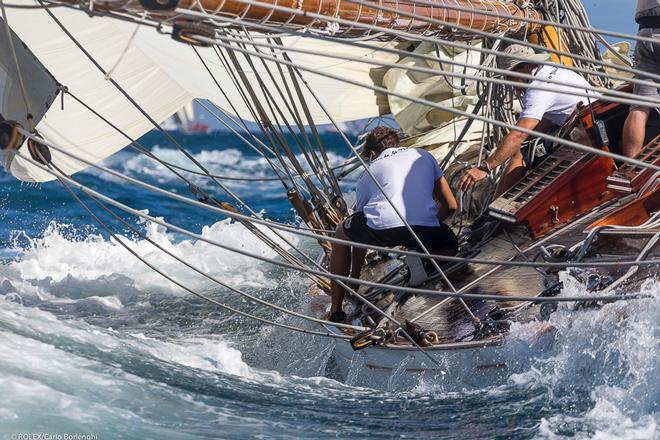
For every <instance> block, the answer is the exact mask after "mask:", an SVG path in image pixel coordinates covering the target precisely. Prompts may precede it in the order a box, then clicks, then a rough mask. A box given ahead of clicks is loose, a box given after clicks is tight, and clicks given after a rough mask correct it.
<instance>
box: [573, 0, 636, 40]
mask: <svg viewBox="0 0 660 440" xmlns="http://www.w3.org/2000/svg"><path fill="white" fill-rule="evenodd" d="M582 4H583V5H584V7H585V9H586V10H587V13H588V14H589V19H590V20H591V25H592V26H593V27H595V28H597V29H605V30H608V31H614V32H623V33H627V34H634V33H636V32H637V25H636V24H635V6H636V4H637V0H582ZM608 40H610V41H616V38H615V39H611V38H609V39H608Z"/></svg>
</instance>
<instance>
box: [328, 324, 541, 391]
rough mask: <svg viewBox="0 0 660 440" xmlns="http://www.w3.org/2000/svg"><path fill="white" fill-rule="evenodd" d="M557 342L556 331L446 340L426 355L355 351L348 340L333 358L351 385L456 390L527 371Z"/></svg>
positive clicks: (409, 350)
mask: <svg viewBox="0 0 660 440" xmlns="http://www.w3.org/2000/svg"><path fill="white" fill-rule="evenodd" d="M333 330H335V332H336V329H333ZM553 342H554V331H544V332H542V334H539V335H537V336H535V337H534V338H533V339H532V340H531V341H523V340H514V339H504V338H503V339H499V340H497V341H492V342H491V343H490V344H487V345H485V344H484V343H483V342H477V343H459V344H444V345H439V346H433V347H427V348H425V349H424V350H425V352H426V354H425V353H422V352H421V351H420V350H419V349H418V348H415V347H408V346H406V347H397V346H387V347H369V348H366V349H363V350H360V351H354V350H353V348H352V347H351V344H350V343H349V342H348V341H338V342H337V344H336V347H335V350H334V353H333V356H334V359H335V361H336V364H337V367H338V370H339V373H340V375H341V377H342V380H343V381H344V382H346V383H348V384H350V385H354V386H363V387H369V388H377V389H385V390H392V389H396V390H404V389H411V388H414V387H416V386H418V385H419V384H421V383H424V384H426V385H430V386H433V387H435V388H438V389H441V390H443V391H447V392H450V391H459V390H465V389H478V388H483V387H487V386H492V385H497V384H500V383H504V382H505V381H506V380H507V379H508V378H509V377H510V376H511V375H512V374H516V373H521V372H524V371H527V370H528V369H529V366H530V363H531V362H530V361H532V360H533V359H534V358H537V357H542V356H543V355H544V354H547V353H549V352H550V350H551V349H552V346H553ZM427 354H428V355H429V356H431V357H433V359H435V360H436V361H437V364H438V365H440V366H438V365H436V364H435V363H434V362H433V361H431V360H430V359H429V357H428V356H427Z"/></svg>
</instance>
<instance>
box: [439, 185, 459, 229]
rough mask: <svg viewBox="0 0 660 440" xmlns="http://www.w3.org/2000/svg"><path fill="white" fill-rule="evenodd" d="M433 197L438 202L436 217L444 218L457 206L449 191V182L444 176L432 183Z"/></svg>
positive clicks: (452, 194)
mask: <svg viewBox="0 0 660 440" xmlns="http://www.w3.org/2000/svg"><path fill="white" fill-rule="evenodd" d="M433 198H434V199H435V200H436V202H438V218H439V219H440V221H443V220H445V219H446V218H447V217H449V216H450V215H451V214H453V212H454V211H456V209H457V208H458V203H457V202H456V198H455V197H454V193H452V192H451V188H450V187H449V183H448V182H447V179H445V176H442V177H440V178H439V179H438V180H436V181H435V184H434V185H433Z"/></svg>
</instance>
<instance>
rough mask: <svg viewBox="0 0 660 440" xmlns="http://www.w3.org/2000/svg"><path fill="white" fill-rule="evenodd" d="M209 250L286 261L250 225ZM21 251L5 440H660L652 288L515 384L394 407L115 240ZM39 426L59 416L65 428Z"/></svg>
mask: <svg viewBox="0 0 660 440" xmlns="http://www.w3.org/2000/svg"><path fill="white" fill-rule="evenodd" d="M144 227H145V228H146V230H147V233H148V234H149V237H150V238H152V239H154V240H155V241H157V242H158V243H160V244H162V245H163V246H165V247H167V248H168V249H171V250H172V251H174V252H176V253H177V255H180V256H182V257H184V258H194V259H195V260H196V261H198V262H199V263H200V264H201V265H203V266H204V267H205V268H206V269H207V270H210V271H212V272H213V273H214V274H215V275H217V276H219V277H222V279H223V281H227V282H229V281H231V282H232V283H234V284H236V285H238V286H243V287H245V288H250V289H252V290H253V291H254V292H260V293H261V294H265V295H267V293H268V292H270V291H272V290H275V291H277V295H276V298H275V299H277V300H280V301H282V302H287V301H289V303H290V304H291V305H292V307H294V308H295V307H300V306H301V301H302V300H301V295H300V294H298V295H293V294H292V292H293V291H297V292H299V293H300V292H301V291H302V289H303V287H302V286H303V285H304V283H302V282H300V283H299V284H298V285H296V286H295V288H292V287H291V286H289V287H288V288H284V289H282V285H283V284H286V283H283V278H282V276H281V274H278V273H276V272H272V271H271V270H269V269H267V268H266V267H265V266H264V265H263V264H255V263H254V262H250V261H249V260H247V259H243V258H242V257H239V256H236V255H234V254H229V253H227V252H225V251H222V250H218V249H215V248H211V247H207V246H206V245H204V244H202V243H195V242H192V241H187V240H179V241H177V240H175V238H174V237H172V236H170V235H169V234H167V233H166V232H165V231H163V230H162V229H161V228H158V227H156V226H155V225H145V226H144ZM203 234H204V235H205V236H208V237H213V238H214V239H222V240H226V242H227V243H228V244H235V245H238V244H240V243H242V244H243V245H245V246H248V247H249V248H250V249H251V250H253V251H258V252H260V253H262V254H263V255H267V256H274V255H272V251H270V250H269V249H267V248H264V247H263V246H262V245H261V244H260V243H257V242H256V241H254V240H255V239H253V238H251V237H250V236H249V235H246V234H244V233H243V232H241V230H240V225H236V224H232V223H229V222H227V221H223V222H218V223H216V224H214V225H212V226H209V227H207V228H205V229H204V231H203ZM14 242H15V245H14V248H13V251H14V252H18V255H17V258H16V259H15V260H13V261H10V262H6V263H5V264H4V265H2V266H0V277H1V278H2V283H1V284H0V293H1V294H2V296H3V297H4V299H0V304H2V307H0V341H1V342H0V373H1V376H2V379H0V393H2V395H3V396H8V397H7V398H6V399H5V400H4V401H3V402H0V426H2V428H0V433H2V432H6V433H10V432H15V430H16V429H18V428H23V429H24V428H25V427H34V428H35V429H37V428H39V429H48V428H53V426H55V427H56V428H57V429H58V430H60V431H66V430H75V431H80V430H86V431H87V432H94V433H99V435H100V434H103V433H106V434H107V435H110V434H111V433H116V432H117V431H116V429H119V430H120V434H121V435H123V436H126V437H128V438H135V437H137V436H140V435H146V436H153V435H165V436H168V435H174V434H173V433H174V432H178V431H177V429H179V428H178V427H180V426H183V425H185V426H186V429H187V431H186V433H185V435H184V436H183V437H181V438H186V436H190V438H197V437H206V436H209V437H213V436H214V435H215V434H214V432H215V430H216V429H218V428H217V427H218V426H222V427H223V429H224V430H229V431H224V432H231V434H228V435H227V436H228V437H232V438H240V437H241V436H245V435H258V434H260V433H261V434H265V433H268V434H272V435H269V436H272V437H281V438H285V437H290V436H296V434H297V432H299V430H301V429H309V430H311V431H309V432H313V433H314V434H313V436H314V437H332V436H334V434H332V433H334V432H335V431H334V430H335V429H337V426H336V425H337V423H342V428H341V429H342V431H341V432H345V433H349V434H350V435H354V436H365V437H371V436H380V437H398V436H401V435H404V436H405V435H410V434H411V433H418V435H435V436H437V437H440V438H444V437H447V438H450V437H452V436H457V437H459V438H461V437H466V436H469V437H470V438H494V437H498V436H500V437H501V436H505V437H507V438H545V439H564V438H584V439H587V438H598V439H620V438H631V439H633V438H634V439H649V440H651V439H656V438H657V431H658V423H659V422H660V419H659V418H658V415H657V406H658V402H659V401H660V386H659V385H658V384H660V367H659V366H660V360H659V359H658V356H659V354H658V347H659V345H660V339H659V336H660V325H659V324H658V322H660V284H659V283H658V282H656V281H649V282H648V283H646V284H645V285H644V286H643V287H642V291H643V292H644V293H648V294H651V295H653V296H654V298H653V299H645V300H640V301H632V302H619V303H612V304H607V305H605V306H603V307H601V308H599V309H588V310H584V309H580V310H574V308H573V306H572V305H570V304H563V305H561V306H560V307H559V310H558V311H557V312H555V313H554V314H553V315H552V316H551V317H550V320H549V321H548V323H549V324H550V325H552V326H554V328H555V329H556V333H555V340H554V346H553V348H552V350H551V353H550V355H549V356H547V357H543V358H538V359H536V360H533V361H532V363H531V366H530V368H529V370H528V371H525V372H524V373H521V374H516V375H513V376H511V377H510V378H509V379H508V381H507V383H506V384H499V385H495V386H493V387H486V388H484V389H482V390H466V391H463V392H452V393H446V392H442V391H441V390H440V389H438V388H435V387H434V386H433V384H432V383H428V382H427V383H423V384H420V386H418V387H417V388H416V389H414V390H412V391H405V392H402V391H399V392H397V391H396V378H394V379H393V390H391V391H377V390H370V389H364V388H358V387H351V386H348V385H343V384H341V383H339V382H336V381H334V380H332V379H328V378H326V377H324V376H330V377H333V373H332V368H333V367H332V362H329V361H330V359H329V357H330V353H331V351H332V343H331V344H330V345H328V342H327V341H325V340H321V339H318V338H312V339H309V338H307V337H305V336H300V337H298V336H292V335H290V334H286V333H282V332H272V333H271V332H270V331H264V330H263V329H261V330H257V331H256V333H255V332H251V331H246V330H245V329H244V328H243V326H246V325H247V326H248V327H249V325H250V324H249V323H245V322H242V323H238V324H237V323H236V322H234V323H233V324H228V323H229V322H231V319H230V317H229V316H227V315H224V316H215V317H213V316H211V312H210V308H208V307H205V306H202V310H197V308H198V307H199V306H195V307H191V306H190V304H189V303H188V302H187V300H186V299H185V297H184V295H181V292H178V290H177V289H176V288H175V287H173V286H171V285H169V284H168V283H167V282H163V281H162V280H160V279H158V277H157V275H154V274H152V273H150V271H149V270H148V269H147V268H143V267H140V266H139V265H138V264H137V263H136V262H135V261H134V260H133V259H132V257H130V255H129V254H128V253H126V251H125V250H123V249H121V248H120V246H118V245H117V244H116V243H114V242H113V241H111V240H107V239H104V238H102V237H100V236H98V235H94V234H88V235H86V236H82V237H79V236H77V235H76V233H75V232H72V231H69V230H68V228H67V227H65V226H63V225H61V224H57V223H52V224H51V226H50V227H49V228H48V229H47V230H46V231H45V232H44V234H43V237H40V238H31V237H30V238H29V237H26V236H24V235H21V234H19V235H17V236H16V237H15V240H14ZM130 243H131V247H132V248H133V249H135V250H136V251H138V252H139V253H141V254H143V255H146V256H148V258H149V260H150V261H152V262H153V263H154V264H157V265H160V266H163V267H164V268H165V269H166V270H167V272H168V273H170V274H172V275H176V277H178V278H181V279H182V280H184V281H185V282H186V284H189V285H194V286H196V287H197V288H199V289H202V290H203V289H206V290H207V291H208V290H209V289H210V286H209V284H208V283H206V281H204V280H203V279H199V278H198V277H197V276H195V275H194V274H191V273H189V271H186V270H183V269H181V268H179V267H178V266H177V264H176V263H175V262H173V261H171V259H169V258H168V257H165V256H162V255H158V254H157V253H156V252H153V251H152V250H148V244H147V243H145V242H142V241H139V240H131V241H130ZM150 252H151V253H150ZM299 281H300V280H299ZM564 282H565V285H566V288H565V292H564V294H567V295H568V294H576V293H579V292H581V291H582V290H583V288H584V287H583V286H582V285H580V284H579V283H578V282H577V281H575V280H573V279H571V278H569V277H565V279H564ZM205 283H206V284H205ZM278 289H279V290H278ZM287 295H288V299H287ZM239 304H243V303H240V302H239ZM141 320H144V322H140V321H141ZM191 320H200V321H201V322H197V323H193V322H191ZM173 321H174V322H173ZM177 321H179V322H177ZM201 323H203V324H201ZM198 324H199V325H198ZM191 325H192V327H190V326H191ZM539 325H541V324H539V323H528V324H519V325H516V326H514V328H513V330H512V336H513V338H514V339H517V340H520V341H525V340H529V336H530V335H531V334H533V333H534V332H536V331H537V330H538V327H539ZM210 329H213V330H212V331H211V330H210ZM191 330H192V331H191ZM247 335H250V336H247ZM256 335H259V336H258V337H257V338H254V336H256ZM246 337H247V339H246ZM26 365H27V366H28V367H27V369H26ZM266 404H268V405H269V406H268V408H270V409H269V410H268V412H266V413H265V414H267V416H264V411H265V410H266V409H265V408H266V406H265V405H266ZM236 407H240V408H242V410H241V411H237V409H236ZM43 408H53V409H52V410H51V411H52V416H53V417H54V420H56V423H55V425H52V424H51V423H48V422H47V421H46V420H47V419H46V418H44V416H43V410H42V409H43ZM303 408H308V409H303ZM457 408H460V410H457ZM488 408H490V409H488ZM291 411H293V414H297V413H300V412H303V413H306V414H307V415H306V417H305V418H300V417H297V416H294V415H292V413H291ZM456 411H458V412H457V413H456ZM492 411H495V412H496V414H497V418H498V419H497V420H495V419H493V418H492V417H493V416H492V414H491V412H492ZM355 412H359V413H360V414H367V416H366V417H368V415H373V416H375V417H377V416H376V415H377V414H383V413H384V414H391V417H390V418H385V419H379V422H378V423H377V424H373V423H367V424H366V426H365V424H361V423H358V422H356V421H355V420H350V421H349V420H348V419H344V417H349V414H354V413H355ZM447 412H449V413H454V414H455V415H454V416H453V418H452V421H451V423H449V422H447V421H446V420H445V419H443V418H442V417H440V418H438V417H437V416H434V414H445V413H447ZM37 415H38V416H37ZM122 421H124V422H122ZM126 421H128V423H127V422H126ZM120 425H121V427H120V428H117V426H120ZM192 426H194V427H192ZM310 435H311V434H310Z"/></svg>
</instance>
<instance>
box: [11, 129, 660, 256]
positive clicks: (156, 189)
mask: <svg viewBox="0 0 660 440" xmlns="http://www.w3.org/2000/svg"><path fill="white" fill-rule="evenodd" d="M19 131H20V132H21V133H22V134H24V135H25V136H27V137H29V138H31V139H33V140H35V141H37V142H39V143H42V144H44V145H46V146H48V147H49V148H52V149H54V150H56V151H59V152H61V153H63V154H65V155H67V156H69V157H72V158H74V159H75V160H78V161H80V162H82V163H84V164H86V165H89V166H91V167H93V168H96V169H98V170H100V171H103V172H105V173H108V174H110V175H112V176H114V177H117V178H119V179H122V180H125V181H127V182H129V183H131V184H133V185H136V186H139V187H141V188H144V189H147V190H150V191H152V192H154V193H158V194H162V195H164V196H166V197H168V198H170V199H173V200H177V201H180V202H183V203H185V204H187V205H190V206H195V207H198V208H202V209H206V210H209V211H212V212H216V213H218V214H221V215H223V216H225V217H229V218H231V219H233V220H235V221H249V222H253V223H256V224H261V225H264V226H272V227H273V228H276V229H279V230H281V231H284V232H290V233H292V234H296V235H300V236H305V237H308V238H313V239H318V238H319V237H323V238H324V239H327V241H330V242H332V243H338V244H343V245H347V246H352V247H359V248H361V249H368V250H373V251H379V252H385V253H390V254H395V255H406V256H408V255H409V256H415V257H426V258H433V259H435V260H439V261H446V262H453V263H469V264H479V265H492V266H521V267H546V268H559V269H561V268H566V267H588V268H591V267H609V266H611V265H612V264H616V265H618V266H622V267H623V266H630V265H637V264H641V265H655V264H659V263H660V259H654V260H648V261H643V262H637V261H625V260H607V259H601V260H600V261H594V262H589V263H584V262H566V263H552V262H533V263H531V262H523V261H516V262H513V261H501V260H499V261H498V260H486V259H478V258H463V257H453V256H449V255H435V254H432V255H430V256H428V255H427V254H425V253H421V252H416V251H408V250H403V249H392V248H387V247H382V246H374V245H366V244H364V243H360V242H355V241H350V240H343V239H340V238H335V237H325V236H318V235H316V234H313V233H311V232H307V231H305V230H304V229H303V230H301V229H299V228H294V227H292V226H290V225H287V224H284V223H278V222H274V221H269V220H264V219H261V218H254V217H249V216H246V215H244V214H241V213H238V212H235V211H230V210H226V209H223V208H219V207H217V206H213V205H209V204H207V203H203V202H198V201H197V200H193V199H189V198H187V197H184V196H181V195H179V194H176V193H173V192H171V191H167V190H165V189H162V188H160V187H157V186H154V185H151V184H149V183H146V182H143V181H140V180H138V179H135V178H132V177H130V176H127V175H125V174H122V173H120V172H118V171H115V170H112V169H110V168H107V167H104V166H102V165H99V164H95V163H93V162H90V161H88V160H86V159H84V158H81V157H79V156H76V155H74V154H72V153H71V152H68V151H66V150H64V149H62V148H61V147H58V146H56V145H55V144H53V143H52V142H49V141H47V140H45V139H43V138H39V137H37V136H34V135H33V134H30V133H29V132H27V131H25V130H19Z"/></svg>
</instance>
